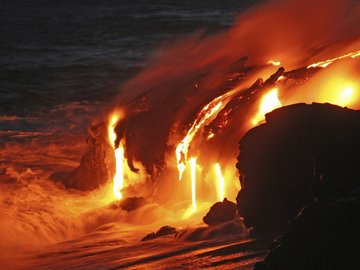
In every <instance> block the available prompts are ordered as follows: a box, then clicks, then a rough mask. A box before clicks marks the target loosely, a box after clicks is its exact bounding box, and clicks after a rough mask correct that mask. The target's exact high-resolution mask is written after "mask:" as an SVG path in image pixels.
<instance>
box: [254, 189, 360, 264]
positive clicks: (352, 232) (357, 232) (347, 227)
mask: <svg viewBox="0 0 360 270" xmlns="http://www.w3.org/2000/svg"><path fill="white" fill-rule="evenodd" d="M359 213H360V197H359V196H358V195H357V196H356V195H354V196H348V197H347V198H344V199H340V200H336V201H329V202H318V203H314V204H311V205H309V206H307V207H305V208H304V209H303V210H302V211H301V212H300V214H299V215H298V216H297V217H296V218H295V219H294V220H293V221H291V222H290V224H289V227H288V230H287V232H286V233H285V235H284V236H282V237H281V238H279V239H278V240H277V241H275V242H274V244H273V247H272V248H271V250H270V253H269V255H268V256H267V257H266V259H265V260H264V261H263V262H259V263H257V264H256V265H255V269H256V270H270V269H277V270H285V269H286V270H288V269H293V270H302V269H327V270H328V269H336V270H337V269H338V270H342V269H347V270H351V269H354V270H355V269H360V260H359V255H360V249H359V241H360V214H359Z"/></svg>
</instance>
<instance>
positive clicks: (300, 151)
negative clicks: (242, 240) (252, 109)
mask: <svg viewBox="0 0 360 270" xmlns="http://www.w3.org/2000/svg"><path fill="white" fill-rule="evenodd" d="M238 161H239V162H238V163H237V168H238V169H239V172H240V174H241V177H240V181H241V184H242V190H241V191H240V192H239V194H238V196H237V204H238V210H239V214H240V215H241V216H243V217H244V218H245V224H246V225H247V226H255V227H257V228H258V229H270V228H271V227H273V228H284V226H286V224H287V222H288V221H289V220H290V219H292V218H294V216H295V215H296V214H297V213H298V211H299V210H300V209H301V207H303V206H304V205H306V204H309V203H311V202H313V200H314V199H315V198H316V199H318V200H326V199H329V198H336V197H341V196H343V195H344V194H346V193H348V192H351V191H352V190H354V189H356V188H357V187H358V186H359V182H360V181H359V180H360V166H359V164H360V111H355V110H350V109H347V108H341V107H338V106H335V105H330V104H316V103H314V104H311V105H306V104H295V105H291V106H287V107H283V108H280V109H277V110H275V111H273V112H271V113H269V114H267V115H266V124H263V125H260V126H258V127H255V128H253V129H252V130H250V131H249V132H248V133H247V134H246V135H245V136H244V137H243V138H242V139H241V141H240V155H239V157H238Z"/></svg>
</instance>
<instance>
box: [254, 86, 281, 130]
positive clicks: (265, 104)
mask: <svg viewBox="0 0 360 270" xmlns="http://www.w3.org/2000/svg"><path fill="white" fill-rule="evenodd" d="M281 106H282V105H281V103H280V100H279V98H278V89H277V88H274V89H272V90H270V91H269V92H268V93H266V94H265V95H264V96H263V97H262V98H261V103H260V108H259V112H258V113H257V114H256V116H255V117H254V118H253V119H252V124H253V125H257V124H259V123H260V122H261V121H263V120H264V116H265V114H267V113H269V112H271V111H273V110H275V109H277V108H280V107H281Z"/></svg>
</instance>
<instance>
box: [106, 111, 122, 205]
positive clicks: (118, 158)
mask: <svg viewBox="0 0 360 270" xmlns="http://www.w3.org/2000/svg"><path fill="white" fill-rule="evenodd" d="M118 121H119V114H116V113H114V114H112V116H111V117H110V121H109V125H108V138H109V142H110V145H111V146H112V148H113V149H114V151H115V162H116V163H115V164H116V165H115V175H114V179H113V192H114V195H115V197H116V198H117V199H119V200H120V199H122V194H121V189H122V188H123V187H124V147H123V145H122V144H121V142H120V144H119V147H118V148H116V149H115V140H116V133H115V131H114V128H115V126H116V124H117V123H118Z"/></svg>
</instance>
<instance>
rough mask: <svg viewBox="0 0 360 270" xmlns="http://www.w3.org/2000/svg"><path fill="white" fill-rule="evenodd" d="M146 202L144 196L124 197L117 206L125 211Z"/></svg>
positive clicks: (136, 207)
mask: <svg viewBox="0 0 360 270" xmlns="http://www.w3.org/2000/svg"><path fill="white" fill-rule="evenodd" d="M145 204H146V200H145V198H144V197H130V198H125V199H123V200H122V201H121V202H120V203H119V207H120V208H121V209H123V210H125V211H128V212H130V211H133V210H135V209H138V208H140V207H141V206H144V205H145Z"/></svg>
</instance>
